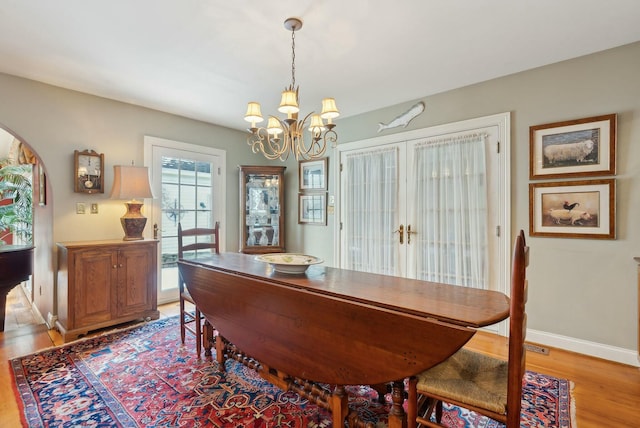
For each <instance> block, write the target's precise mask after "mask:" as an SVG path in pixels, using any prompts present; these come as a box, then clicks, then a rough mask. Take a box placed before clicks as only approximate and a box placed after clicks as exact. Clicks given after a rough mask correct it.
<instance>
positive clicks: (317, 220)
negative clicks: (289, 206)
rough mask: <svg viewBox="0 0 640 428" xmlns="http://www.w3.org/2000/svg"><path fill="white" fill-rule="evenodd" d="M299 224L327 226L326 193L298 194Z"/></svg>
mask: <svg viewBox="0 0 640 428" xmlns="http://www.w3.org/2000/svg"><path fill="white" fill-rule="evenodd" d="M298 223H299V224H320V225H326V224H327V194H326V192H322V193H299V194H298Z"/></svg>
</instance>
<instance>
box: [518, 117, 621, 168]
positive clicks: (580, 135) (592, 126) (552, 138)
mask: <svg viewBox="0 0 640 428" xmlns="http://www.w3.org/2000/svg"><path fill="white" fill-rule="evenodd" d="M616 118H617V116H616V114H608V115H604V116H595V117H587V118H584V119H577V120H569V121H565V122H556V123H547V124H544V125H537V126H531V127H530V128H529V161H530V168H529V178H530V179H531V180H535V179H544V178H566V177H592V176H603V175H615V173H616Z"/></svg>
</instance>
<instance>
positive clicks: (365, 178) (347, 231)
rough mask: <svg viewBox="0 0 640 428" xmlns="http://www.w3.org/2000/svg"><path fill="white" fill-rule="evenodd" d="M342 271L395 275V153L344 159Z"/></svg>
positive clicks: (396, 180) (358, 154)
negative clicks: (350, 270) (345, 269)
mask: <svg viewBox="0 0 640 428" xmlns="http://www.w3.org/2000/svg"><path fill="white" fill-rule="evenodd" d="M343 164H346V167H345V179H346V186H345V187H344V199H343V206H344V218H345V221H344V239H345V243H346V248H345V247H343V248H344V267H345V268H347V269H354V270H359V271H364V272H373V273H381V274H386V275H397V274H398V254H399V253H398V244H397V242H398V237H397V236H395V235H394V230H396V229H395V228H396V227H397V226H398V224H399V222H398V215H399V214H398V211H399V207H398V192H399V182H398V151H397V150H396V149H395V148H390V149H384V150H379V149H376V150H371V151H368V152H359V153H354V154H348V155H347V156H346V163H343Z"/></svg>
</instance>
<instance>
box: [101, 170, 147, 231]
mask: <svg viewBox="0 0 640 428" xmlns="http://www.w3.org/2000/svg"><path fill="white" fill-rule="evenodd" d="M113 173H114V177H113V187H112V188H111V195H110V196H109V197H110V198H111V199H128V201H127V202H125V203H124V204H125V205H126V206H127V212H126V213H125V214H124V215H123V216H122V217H120V223H121V224H122V228H123V229H124V238H123V240H125V241H138V240H141V239H144V237H143V236H142V232H143V231H144V227H145V225H146V224H147V218H146V217H145V216H144V215H142V212H141V210H142V205H144V203H143V202H142V201H138V200H136V199H144V198H153V197H154V196H153V192H152V191H151V185H150V184H149V171H148V168H147V167H146V166H133V165H132V166H122V165H114V166H113Z"/></svg>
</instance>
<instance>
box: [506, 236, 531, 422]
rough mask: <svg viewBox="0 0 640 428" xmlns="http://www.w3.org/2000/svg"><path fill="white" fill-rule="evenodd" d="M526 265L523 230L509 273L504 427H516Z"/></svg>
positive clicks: (522, 357) (524, 328) (524, 327)
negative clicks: (505, 413) (505, 418)
mask: <svg viewBox="0 0 640 428" xmlns="http://www.w3.org/2000/svg"><path fill="white" fill-rule="evenodd" d="M528 266H529V247H528V246H527V245H526V240H525V236H524V231H522V230H521V231H520V233H519V235H518V236H517V237H516V241H515V247H514V249H513V260H512V271H511V303H510V308H509V362H508V364H509V366H508V376H507V379H508V380H507V382H508V384H507V423H506V425H507V427H519V426H520V411H521V406H522V404H521V400H522V378H523V377H524V373H525V360H526V352H525V348H524V341H525V338H526V333H527V313H526V311H525V304H526V302H527V295H528V282H527V277H526V270H527V267H528Z"/></svg>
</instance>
